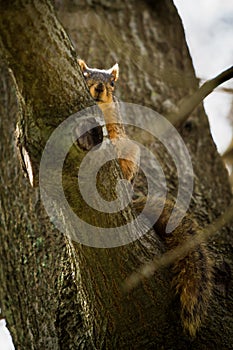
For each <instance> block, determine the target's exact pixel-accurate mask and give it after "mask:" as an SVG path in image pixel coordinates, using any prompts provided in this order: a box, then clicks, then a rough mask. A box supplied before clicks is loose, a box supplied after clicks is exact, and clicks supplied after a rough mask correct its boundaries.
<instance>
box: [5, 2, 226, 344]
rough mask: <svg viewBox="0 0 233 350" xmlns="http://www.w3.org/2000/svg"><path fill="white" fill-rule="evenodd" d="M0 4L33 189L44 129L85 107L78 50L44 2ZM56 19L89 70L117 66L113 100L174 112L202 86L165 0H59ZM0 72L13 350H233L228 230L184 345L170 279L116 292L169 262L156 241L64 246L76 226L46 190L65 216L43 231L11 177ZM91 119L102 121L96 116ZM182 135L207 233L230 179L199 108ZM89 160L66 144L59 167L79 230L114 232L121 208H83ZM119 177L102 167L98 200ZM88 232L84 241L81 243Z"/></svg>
mask: <svg viewBox="0 0 233 350" xmlns="http://www.w3.org/2000/svg"><path fill="white" fill-rule="evenodd" d="M0 4H1V6H0V13H1V14H0V35H1V41H2V47H3V56H4V59H7V63H8V66H9V67H10V68H11V69H12V71H13V75H14V84H15V87H16V95H17V98H18V103H19V117H18V127H17V130H18V131H17V143H18V149H19V151H20V157H21V159H22V163H23V165H24V169H25V171H26V173H27V174H29V175H30V174H31V175H30V177H31V183H32V184H33V185H34V186H36V185H37V184H38V181H39V166H40V160H41V155H42V152H43V149H44V147H45V144H46V141H47V140H48V138H49V137H50V135H51V133H52V131H53V130H54V129H55V128H56V127H57V126H58V125H59V124H60V123H61V122H62V121H63V120H65V119H66V118H67V117H69V116H70V115H71V114H72V113H74V112H77V111H80V110H82V109H83V108H85V107H89V106H92V105H93V104H94V102H93V100H92V99H91V97H90V95H89V93H88V91H87V89H86V87H85V83H84V80H83V78H82V75H81V72H80V70H79V67H78V64H77V61H76V55H75V52H74V49H73V48H72V45H71V43H70V41H69V39H68V37H67V35H66V33H65V31H64V30H63V28H62V27H61V25H60V23H59V22H58V20H57V19H56V17H55V15H54V12H53V9H52V7H51V5H50V4H49V3H47V2H46V1H41V2H40V3H37V2H36V1H34V2H33V1H32V2H31V3H30V4H27V2H26V1H25V2H24V1H20V2H19V1H14V3H12V4H11V5H7V4H5V2H4V1H2V2H1V3H0ZM59 6H60V7H59ZM58 15H59V18H60V20H61V22H62V23H63V25H64V26H65V28H66V29H67V31H68V33H69V35H70V36H71V39H72V41H73V43H74V45H75V48H76V50H77V53H78V55H79V56H80V57H82V58H83V59H85V60H86V61H87V62H88V64H89V65H90V66H91V67H92V66H93V67H98V68H110V67H111V66H112V65H113V63H115V61H118V62H119V64H120V79H119V84H118V90H117V91H118V96H119V98H120V99H121V100H124V101H127V102H134V103H137V104H141V105H145V106H148V107H152V108H153V109H155V110H157V111H159V112H160V113H163V114H169V112H170V108H172V109H175V106H176V104H177V103H178V101H179V100H180V99H181V97H183V96H184V95H186V94H187V93H191V92H192V91H194V90H195V89H196V88H197V86H198V82H197V79H196V78H195V75H194V71H193V67H192V62H191V59H190V56H189V53H188V50H187V47H186V43H185V39H184V33H183V29H182V25H181V23H180V20H179V18H178V15H177V12H176V10H175V8H174V5H173V3H172V2H171V1H169V0H166V1H157V2H156V4H152V3H151V2H149V1H145V2H142V3H137V6H135V2H134V1H133V0H132V1H128V2H125V1H116V2H114V4H111V6H110V3H109V4H108V3H107V2H105V1H101V2H99V3H98V4H95V2H91V3H89V2H88V4H86V3H85V1H83V2H82V3H80V4H79V5H78V6H76V5H75V2H69V1H67V2H63V3H62V5H61V4H60V5H59V3H58ZM1 67H2V68H1V92H2V94H1V99H2V103H1V121H2V125H1V134H2V143H1V151H2V152H1V158H2V159H1V160H2V164H3V165H4V166H2V168H1V183H2V185H1V186H2V189H1V222H2V225H1V226H2V230H1V245H0V247H1V248H0V249H1V254H0V256H1V260H2V261H1V263H2V270H1V286H0V293H1V294H0V295H1V301H2V309H3V310H4V312H5V314H6V316H7V320H8V323H9V325H10V329H11V331H12V334H13V337H14V342H15V344H16V346H17V349H25V348H26V349H41V348H45V349H60V348H61V349H79V348H84V349H86V348H87V349H89V348H90V349H95V348H97V349H115V348H121V349H124V348H125V349H128V348H133V349H141V348H146V349H150V348H157V349H161V348H164V349H170V348H174V347H176V348H178V349H186V348H190V349H204V348H206V349H216V348H225V349H230V348H231V344H232V340H233V333H232V327H231V324H232V321H233V320H232V315H231V312H230V310H231V306H232V304H231V302H232V301H231V300H230V297H229V296H230V295H232V294H231V291H232V285H231V284H230V283H229V281H230V271H231V266H232V256H231V254H230V253H231V250H232V239H231V236H230V233H231V232H230V229H229V227H228V228H224V229H223V230H221V235H220V234H219V235H218V236H215V237H214V240H211V241H210V249H211V250H212V253H213V258H214V267H215V286H214V292H213V297H212V301H211V305H210V307H209V313H208V318H207V321H206V324H205V325H204V326H203V327H202V328H201V329H200V332H199V333H198V335H197V337H196V338H195V339H194V340H191V339H190V338H189V337H188V336H186V335H185V334H184V333H183V331H182V328H181V324H180V318H179V317H180V316H179V315H180V311H179V308H180V305H179V302H178V300H177V298H176V297H174V291H173V290H172V288H171V287H170V281H171V272H170V271H169V269H168V268H163V269H161V270H158V271H157V272H156V273H155V275H154V276H153V278H151V279H148V280H144V281H143V283H141V284H140V285H139V286H137V288H135V289H134V290H133V291H132V292H130V293H128V294H127V293H124V292H123V290H122V283H123V281H124V279H125V278H126V277H128V276H129V275H130V274H131V273H132V272H133V271H135V270H136V269H138V268H139V267H140V266H141V264H143V263H144V262H145V261H148V260H151V259H152V258H153V257H154V256H158V257H159V256H161V254H162V253H163V252H164V246H163V244H162V243H161V242H160V240H159V238H158V237H157V235H155V234H154V232H153V231H152V230H149V231H148V233H147V234H145V235H143V236H142V237H140V238H139V239H138V240H136V241H134V242H132V243H130V244H128V245H124V246H120V247H116V248H105V249H98V248H94V247H88V246H84V245H82V244H79V243H77V242H74V241H71V240H70V239H69V238H68V237H74V235H73V234H74V231H75V226H74V224H73V222H72V221H70V217H69V216H68V217H67V216H66V211H65V207H64V206H63V205H62V204H61V203H60V201H59V193H53V196H52V198H49V199H48V202H49V204H50V206H53V209H54V210H53V212H54V215H57V216H60V217H62V221H63V225H64V227H65V232H64V233H65V234H64V235H63V234H62V233H60V232H58V231H57V230H56V229H55V228H54V226H53V225H52V224H51V223H49V219H48V217H47V215H46V213H45V211H44V208H43V205H42V203H41V202H40V200H39V198H38V189H36V188H33V189H31V188H30V186H29V184H28V183H27V182H26V181H25V179H23V177H22V174H21V171H20V170H19V167H18V162H17V159H16V157H15V149H14V146H13V130H14V127H15V121H16V109H17V108H16V99H15V96H14V94H13V91H12V79H11V78H10V77H9V75H8V74H7V72H6V69H5V68H4V66H3V65H2V66H1ZM170 106H171V107H170ZM94 117H98V118H99V117H100V116H99V115H98V112H95V113H94ZM98 118H97V119H98ZM97 119H96V120H97ZM129 132H131V133H134V132H135V130H129ZM179 132H180V133H181V135H182V137H183V139H184V141H185V143H186V145H187V147H188V150H189V152H190V154H191V157H192V162H193V167H194V172H195V186H194V193H193V198H192V203H191V211H192V213H193V214H194V215H195V217H196V218H197V220H198V222H199V223H200V225H202V226H206V225H207V224H208V223H210V222H212V221H213V220H214V219H215V218H216V217H218V216H219V215H220V214H221V213H223V212H224V210H225V208H226V207H227V206H228V205H229V203H230V200H231V194H230V189H229V184H228V182H227V174H226V171H225V168H224V167H223V164H222V162H221V159H220V157H219V155H218V154H217V151H216V148H215V146H214V144H213V141H212V138H211V136H210V132H209V125H208V122H207V119H206V116H205V113H204V110H203V108H202V107H200V108H198V109H197V110H196V111H195V112H193V113H192V115H191V116H190V118H189V120H188V121H187V122H185V123H183V125H182V126H180V128H179ZM140 137H141V136H139V138H140ZM150 141H151V140H149V141H148V139H147V141H146V146H147V147H149V146H150V148H151V149H152V150H153V151H154V152H156V154H157V155H158V157H159V159H161V160H162V161H163V164H164V169H165V171H166V177H167V179H169V184H168V187H169V191H170V193H171V194H173V195H175V194H176V191H177V181H176V172H175V170H174V164H173V163H171V162H170V161H169V158H166V157H167V156H166V154H164V150H163V147H161V146H160V145H159V144H158V142H153V143H152V144H151V145H149V142H150ZM109 152H112V149H111V146H109ZM25 154H26V156H25ZM85 155H86V152H84V151H82V150H80V149H79V148H77V147H72V148H71V150H70V152H69V154H68V156H67V158H66V160H65V163H64V169H63V185H64V188H65V192H66V196H67V199H68V201H69V203H70V204H71V207H72V209H73V211H74V212H76V214H78V215H79V216H80V217H81V218H82V219H84V220H86V221H87V222H88V220H90V218H92V221H91V222H92V224H95V225H96V230H97V232H99V231H98V228H99V226H101V225H102V226H103V224H104V223H105V225H104V227H105V226H108V225H109V226H110V227H111V226H113V227H116V234H117V233H118V227H119V226H120V225H122V224H124V223H125V222H128V220H131V219H132V216H133V215H134V214H133V213H131V208H130V207H127V208H126V209H125V210H124V211H122V212H121V213H118V214H116V215H110V214H101V215H100V214H98V215H96V212H95V210H93V209H91V208H90V207H89V206H88V205H87V204H86V203H85V202H84V201H83V199H82V198H81V195H80V192H79V190H78V189H77V185H76V181H77V174H76V172H77V166H79V164H80V162H81V160H82V159H83V157H84V156H85ZM54 158H55V157H54ZM49 166H50V169H49V167H48V174H47V178H48V179H47V180H48V184H49V186H51V188H53V187H52V186H53V184H54V181H56V177H57V176H58V172H57V168H56V163H55V164H54V166H53V168H51V166H52V165H51V164H49ZM148 167H149V165H148ZM150 171H152V170H151V169H150ZM118 176H119V167H118V166H117V164H116V163H111V164H107V165H106V166H105V168H104V169H102V170H101V171H100V175H99V180H100V183H99V188H100V190H101V191H102V194H103V196H107V197H108V198H110V199H115V197H116V191H115V184H116V181H117V179H118ZM101 183H103V184H108V186H110V188H111V190H110V191H109V187H108V189H106V188H105V186H102V187H101ZM12 185H13V186H12ZM136 186H137V185H136ZM136 188H137V187H136ZM15 189H17V191H15ZM49 190H50V189H48V191H49ZM145 226H146V223H145ZM144 229H145V227H143V226H142V224H140V223H137V224H136V225H135V226H134V227H133V229H132V230H131V231H130V230H128V234H129V236H130V235H133V236H134V237H135V235H136V236H137V237H139V236H140V233H141V232H143V230H144ZM79 231H82V230H81V229H80V228H79ZM79 233H80V232H79ZM84 233H85V231H84V230H83V232H81V235H82V234H84ZM126 234H127V232H126ZM223 319H224V322H223ZM177 334H179V336H177Z"/></svg>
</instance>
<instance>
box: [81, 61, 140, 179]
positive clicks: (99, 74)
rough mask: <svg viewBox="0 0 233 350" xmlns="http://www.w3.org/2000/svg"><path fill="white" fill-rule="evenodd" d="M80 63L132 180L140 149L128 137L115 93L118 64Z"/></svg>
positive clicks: (127, 177) (123, 166)
mask: <svg viewBox="0 0 233 350" xmlns="http://www.w3.org/2000/svg"><path fill="white" fill-rule="evenodd" d="M78 63H79V65H80V67H81V70H82V72H83V76H84V77H85V80H86V83H87V86H88V88H89V90H90V93H91V95H92V97H93V98H94V100H95V101H96V102H97V104H98V106H99V108H100V109H101V110H102V112H103V115H104V119H105V123H106V128H107V131H108V135H109V138H110V140H111V142H112V144H113V145H114V146H115V147H116V151H117V156H118V161H119V164H120V167H121V170H122V174H123V176H124V178H126V179H127V180H128V181H131V182H132V181H133V180H134V178H135V176H136V174H137V171H138V163H139V160H140V149H139V147H138V146H137V145H136V144H135V143H134V142H132V141H131V140H129V138H128V137H127V135H126V133H125V128H124V125H123V122H122V119H121V115H120V112H119V109H118V106H117V99H116V98H115V96H114V95H113V91H114V85H115V82H116V81H117V79H118V76H119V67H118V64H117V63H116V64H115V65H114V66H113V67H112V68H110V69H108V70H105V69H97V68H89V67H88V66H87V64H86V63H85V62H84V61H83V60H81V59H79V60H78Z"/></svg>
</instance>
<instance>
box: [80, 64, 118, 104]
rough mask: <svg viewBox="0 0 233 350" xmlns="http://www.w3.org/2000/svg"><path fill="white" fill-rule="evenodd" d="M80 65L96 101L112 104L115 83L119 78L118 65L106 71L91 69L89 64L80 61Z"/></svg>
mask: <svg viewBox="0 0 233 350" xmlns="http://www.w3.org/2000/svg"><path fill="white" fill-rule="evenodd" d="M78 63H79V65H80V67H81V70H82V72H83V76H84V77H85V80H86V83H87V86H88V88H89V90H90V93H91V95H92V97H93V98H94V100H95V101H96V102H97V103H98V104H101V103H110V102H112V101H113V97H112V93H113V91H114V87H115V82H116V81H117V79H118V76H119V67H118V64H117V63H116V64H115V65H114V66H113V67H112V68H110V69H108V70H105V69H97V68H89V67H88V66H87V64H86V63H85V62H84V61H83V60H80V59H79V60H78Z"/></svg>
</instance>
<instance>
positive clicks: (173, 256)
mask: <svg viewBox="0 0 233 350" xmlns="http://www.w3.org/2000/svg"><path fill="white" fill-rule="evenodd" d="M232 218H233V203H232V204H231V205H230V206H229V207H228V208H227V209H226V210H225V212H224V214H223V215H221V216H220V217H219V218H218V219H217V220H215V221H214V222H213V223H212V224H211V225H208V226H207V227H206V228H205V229H203V230H200V231H199V232H198V233H197V234H196V236H192V237H190V238H189V239H188V240H187V241H186V242H185V243H183V244H182V245H180V246H178V247H177V248H175V249H174V250H172V251H168V252H166V253H164V254H163V255H162V256H161V257H160V258H155V259H153V260H151V261H150V262H148V263H146V264H144V265H143V266H142V267H141V268H140V269H139V270H138V271H135V272H134V273H132V274H131V275H130V276H129V277H128V278H127V279H126V280H125V281H124V283H123V290H124V291H125V292H128V291H130V290H132V289H133V288H135V287H136V286H137V285H138V284H139V283H140V282H141V281H142V280H144V279H145V278H149V277H152V276H153V275H154V273H155V271H156V270H158V269H160V268H163V267H166V266H168V265H170V264H172V263H174V261H175V260H177V259H179V258H181V257H183V256H185V255H187V253H188V252H189V251H190V249H193V248H195V247H196V246H197V245H198V244H200V243H202V242H205V241H207V240H208V239H209V238H210V237H211V236H212V235H213V234H216V232H217V231H219V230H220V229H221V228H222V227H224V226H225V225H226V224H227V223H228V222H229V221H230V220H231V219H232Z"/></svg>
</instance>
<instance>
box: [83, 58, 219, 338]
mask: <svg viewBox="0 0 233 350" xmlns="http://www.w3.org/2000/svg"><path fill="white" fill-rule="evenodd" d="M78 63H79V65H80V67H81V70H82V72H83V75H84V77H85V79H86V83H87V86H88V88H89V90H90V93H91V95H92V97H93V98H94V100H95V101H96V102H97V104H98V106H99V107H100V108H101V110H102V112H103V115H104V118H105V122H106V127H107V130H108V134H109V138H110V140H111V141H112V143H113V144H114V145H115V146H116V149H117V153H118V157H119V164H120V166H121V169H122V173H123V176H124V177H125V178H126V179H127V180H129V181H132V179H134V177H135V176H136V174H137V171H138V163H139V158H140V153H139V147H138V146H137V145H136V144H135V143H133V142H132V141H130V140H129V139H128V137H127V135H126V132H125V129H124V125H123V122H122V120H121V116H120V114H119V112H118V111H117V107H116V99H115V97H114V96H113V92H114V84H115V82H116V81H117V79H118V77H119V67H118V64H115V65H114V66H113V67H112V68H110V69H108V70H102V69H96V68H89V67H88V66H87V64H86V63H85V62H84V61H83V60H81V59H79V60H78ZM126 141H127V142H126ZM123 154H125V155H127V157H126V158H127V159H124V157H123V156H122V155H123ZM145 203H146V197H145V196H142V197H139V198H138V199H136V200H134V209H135V211H136V212H137V213H140V212H141V211H142V210H143V208H144V206H145ZM161 205H163V206H164V207H162V209H163V210H162V214H161V215H160V217H159V219H158V220H157V222H156V223H155V224H154V228H155V231H156V233H157V234H158V235H159V236H160V238H161V239H162V240H163V241H164V243H165V245H166V247H167V249H169V250H172V249H174V248H176V247H177V246H178V245H182V243H184V242H185V241H186V240H187V239H188V238H189V237H190V236H194V235H195V234H196V233H197V232H199V231H200V228H199V226H198V224H197V222H196V220H195V219H194V218H192V217H191V215H190V214H187V213H186V214H185V215H184V216H183V215H182V216H183V219H182V220H181V222H180V223H179V225H178V226H177V227H176V228H175V229H174V230H173V231H172V232H171V233H166V225H167V222H168V220H169V218H170V216H171V212H172V210H173V208H174V203H173V201H171V200H170V199H167V200H166V202H165V205H164V203H163V201H161ZM157 210H158V212H161V208H160V201H159V199H158V198H157V199H156V206H155V205H153V203H151V206H149V211H148V213H146V215H147V217H148V218H149V219H150V217H151V218H153V217H154V216H155V215H156V211H157ZM176 210H179V209H176ZM173 272H174V277H173V281H172V286H173V287H174V288H175V291H176V293H177V294H179V298H180V305H181V321H182V325H183V328H184V331H186V332H188V334H189V335H190V336H191V337H194V336H195V335H196V332H197V330H198V329H199V327H200V326H201V324H202V322H203V319H204V317H205V315H206V314H207V309H208V302H209V299H210V296H211V291H212V264H211V259H210V254H209V252H208V249H207V247H206V245H205V243H204V242H203V243H200V244H197V246H196V247H195V248H192V249H190V251H189V252H188V253H187V254H186V255H185V256H181V257H180V258H179V259H177V261H175V263H174V265H173Z"/></svg>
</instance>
